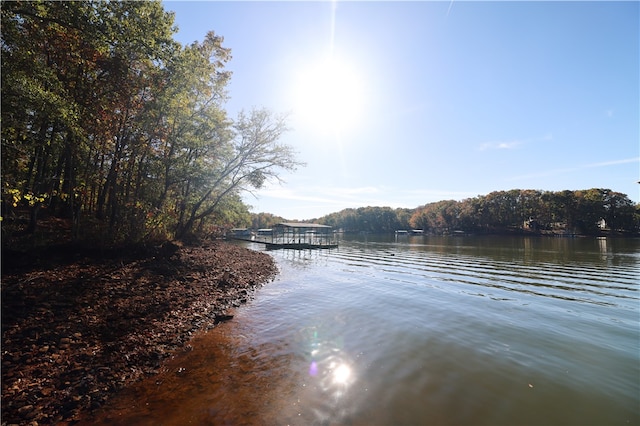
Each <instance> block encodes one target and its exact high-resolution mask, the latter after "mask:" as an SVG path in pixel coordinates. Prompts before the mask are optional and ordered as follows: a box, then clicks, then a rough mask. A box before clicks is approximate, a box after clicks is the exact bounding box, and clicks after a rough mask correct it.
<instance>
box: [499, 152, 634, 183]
mask: <svg viewBox="0 0 640 426" xmlns="http://www.w3.org/2000/svg"><path fill="white" fill-rule="evenodd" d="M638 162H640V157H633V158H625V159H622V160H611V161H603V162H600V163H590V164H582V165H577V166H575V167H567V168H563V169H552V170H545V171H543V172H539V173H532V174H528V175H520V176H514V177H513V178H511V179H509V180H521V179H531V178H538V177H549V176H555V175H560V174H564V173H571V172H577V171H580V170H585V169H593V168H599V167H609V166H616V165H619V164H629V163H638Z"/></svg>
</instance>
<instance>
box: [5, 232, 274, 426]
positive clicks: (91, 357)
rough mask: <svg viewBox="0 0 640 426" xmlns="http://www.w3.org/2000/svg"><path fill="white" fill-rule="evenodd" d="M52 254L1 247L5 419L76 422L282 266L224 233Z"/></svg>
mask: <svg viewBox="0 0 640 426" xmlns="http://www.w3.org/2000/svg"><path fill="white" fill-rule="evenodd" d="M45 255H46V259H43V257H44V256H42V257H41V258H40V259H38V258H31V257H29V256H30V255H29V254H16V253H9V254H5V253H3V259H2V260H3V271H2V424H43V423H71V424H72V423H74V422H76V421H78V420H79V418H80V417H81V415H84V414H86V413H88V412H91V411H95V410H96V409H99V408H100V407H101V406H103V405H104V404H105V402H107V400H109V398H110V397H112V396H113V395H114V394H115V393H117V392H118V391H120V390H122V389H123V388H126V387H128V386H130V385H131V384H133V383H135V382H137V381H139V380H141V379H142V378H145V377H149V376H152V375H155V374H158V373H159V372H160V370H161V367H162V364H163V362H164V361H165V360H167V358H170V357H172V356H173V355H174V354H176V352H177V350H179V349H181V348H182V349H184V350H189V348H190V345H189V344H188V343H189V341H190V339H191V338H192V337H193V336H194V335H195V334H196V333H198V332H199V331H203V330H207V329H210V328H213V327H214V326H215V325H216V324H217V323H220V322H222V321H226V320H228V319H231V318H232V317H233V315H231V314H230V311H229V310H230V309H233V308H235V307H238V306H240V305H241V304H243V303H246V302H247V301H248V300H249V299H251V298H252V297H253V295H254V292H255V290H256V289H257V288H259V287H260V286H262V285H264V284H266V283H268V282H269V281H271V280H273V279H274V278H275V276H276V274H277V267H276V265H275V262H274V261H273V259H272V258H271V257H270V256H269V255H268V254H266V253H261V252H256V251H252V250H249V249H246V248H243V247H239V246H236V245H233V244H230V243H225V242H220V241H215V242H211V243H207V244H203V245H202V246H195V247H194V246H184V247H180V246H177V245H174V244H169V245H168V246H163V247H162V248H160V249H154V250H138V251H136V250H131V251H128V250H124V251H119V252H118V251H109V252H107V253H105V252H97V251H96V252H88V253H86V250H85V252H82V251H80V252H78V250H77V249H75V250H73V249H71V250H69V252H61V251H60V250H58V251H53V252H51V253H45Z"/></svg>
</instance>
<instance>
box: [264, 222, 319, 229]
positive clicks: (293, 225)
mask: <svg viewBox="0 0 640 426" xmlns="http://www.w3.org/2000/svg"><path fill="white" fill-rule="evenodd" d="M276 226H282V227H285V228H331V227H330V226H329V225H320V224H319V223H302V222H282V223H279V224H277V225H276Z"/></svg>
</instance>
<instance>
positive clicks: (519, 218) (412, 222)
mask: <svg viewBox="0 0 640 426" xmlns="http://www.w3.org/2000/svg"><path fill="white" fill-rule="evenodd" d="M318 221H319V222H320V223H324V224H326V225H331V226H333V227H334V228H337V229H342V230H343V231H344V232H393V231H395V230H398V229H421V230H423V231H424V233H426V234H438V235H442V234H449V233H454V232H464V233H507V232H528V233H541V234H544V233H552V234H562V233H571V234H585V235H595V234H600V233H603V232H608V233H609V234H617V235H634V234H636V235H637V233H638V231H639V230H640V228H639V227H640V205H636V204H635V203H633V201H631V200H630V199H629V197H628V196H627V195H625V194H621V193H619V192H615V191H611V190H609V189H598V188H592V189H587V190H579V191H569V190H565V191H540V190H520V189H514V190H510V191H494V192H491V193H489V194H487V195H481V196H477V197H474V198H469V199H466V200H462V201H454V200H446V201H438V202H435V203H430V204H426V205H424V206H421V207H418V208H415V209H391V208H389V207H364V208H358V209H345V210H342V211H340V212H338V213H333V214H330V215H327V216H325V217H322V218H320V219H318Z"/></svg>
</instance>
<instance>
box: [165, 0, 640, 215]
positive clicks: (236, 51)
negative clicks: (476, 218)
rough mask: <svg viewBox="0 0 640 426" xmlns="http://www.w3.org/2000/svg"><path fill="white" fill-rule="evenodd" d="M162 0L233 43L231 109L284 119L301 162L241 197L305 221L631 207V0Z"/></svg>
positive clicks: (634, 113)
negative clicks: (333, 216)
mask: <svg viewBox="0 0 640 426" xmlns="http://www.w3.org/2000/svg"><path fill="white" fill-rule="evenodd" d="M164 6H165V9H167V10H171V11H174V12H175V15H176V16H175V18H176V25H177V26H178V27H179V32H178V33H177V35H176V39H177V40H178V41H180V42H182V43H190V42H192V41H195V40H202V39H203V38H204V35H205V34H206V33H207V32H208V31H210V30H213V31H215V32H216V34H219V35H222V36H223V37H224V39H225V41H224V45H225V47H228V48H230V49H231V50H232V56H233V59H232V60H231V61H230V63H229V65H228V69H229V70H231V71H232V72H233V76H232V80H231V83H230V85H229V87H228V89H229V95H230V100H229V101H228V103H227V104H226V109H227V111H228V112H229V114H230V115H231V116H232V117H233V116H235V115H236V113H237V112H238V111H239V110H241V109H245V110H249V109H251V108H252V107H266V108H268V109H270V110H271V111H273V112H276V113H289V114H290V115H289V121H288V123H289V126H290V127H291V130H290V131H289V132H287V134H286V135H285V136H284V137H283V138H282V142H283V143H286V144H288V145H291V146H293V147H294V149H295V150H296V151H297V152H298V158H299V160H301V161H304V162H305V163H306V166H305V167H301V168H299V169H298V170H297V171H296V172H294V173H285V174H283V175H282V177H283V179H284V180H285V182H284V183H283V184H277V183H276V184H272V185H268V186H267V187H265V188H264V189H262V190H260V191H258V192H257V193H256V195H257V198H256V197H254V196H251V195H248V196H247V197H245V200H246V201H247V203H248V204H250V205H252V206H253V209H252V211H254V212H256V213H257V212H269V213H274V214H277V215H279V216H283V217H285V218H287V219H291V220H293V219H310V218H317V217H320V216H323V215H325V214H328V213H332V212H337V211H340V210H342V209H344V208H348V207H365V206H390V207H394V208H395V207H408V208H415V207H418V206H420V205H423V204H426V203H429V202H434V201H439V200H445V199H454V200H462V199H465V198H470V197H474V196H477V195H484V194H487V193H489V192H491V191H496V190H509V189H540V190H551V191H556V190H563V189H571V190H576V189H588V188H594V187H597V188H609V189H612V190H614V191H618V192H622V193H625V194H627V195H628V196H629V197H630V198H631V199H632V200H633V201H634V202H636V203H637V202H639V201H640V192H639V189H640V185H638V183H637V182H638V180H639V179H640V108H639V104H640V100H639V99H640V61H639V55H640V29H639V26H640V24H639V23H640V3H638V2H620V3H614V2H471V1H468V2H459V1H454V2H449V1H446V2H340V1H338V2H329V1H323V2H204V1H202V2H171V1H168V2H164ZM327 64H330V65H327ZM326 70H330V71H326ZM327 76H330V77H327Z"/></svg>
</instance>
